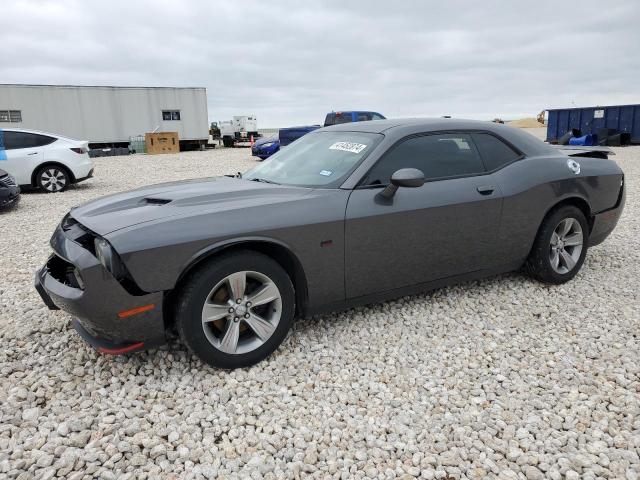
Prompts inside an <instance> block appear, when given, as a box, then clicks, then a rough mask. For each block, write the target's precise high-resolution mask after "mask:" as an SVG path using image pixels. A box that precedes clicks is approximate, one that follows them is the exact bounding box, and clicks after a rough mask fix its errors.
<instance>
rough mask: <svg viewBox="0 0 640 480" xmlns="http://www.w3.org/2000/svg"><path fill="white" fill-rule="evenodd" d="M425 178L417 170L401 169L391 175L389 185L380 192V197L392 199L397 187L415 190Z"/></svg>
mask: <svg viewBox="0 0 640 480" xmlns="http://www.w3.org/2000/svg"><path fill="white" fill-rule="evenodd" d="M424 182H425V178H424V173H422V170H418V169H417V168H401V169H400V170H397V171H396V172H395V173H394V174H393V175H391V183H390V184H389V186H388V187H387V188H385V189H384V190H383V191H381V192H380V196H382V197H383V198H386V199H390V198H392V197H393V196H394V195H395V194H396V191H397V190H398V187H406V188H416V187H421V186H422V185H424Z"/></svg>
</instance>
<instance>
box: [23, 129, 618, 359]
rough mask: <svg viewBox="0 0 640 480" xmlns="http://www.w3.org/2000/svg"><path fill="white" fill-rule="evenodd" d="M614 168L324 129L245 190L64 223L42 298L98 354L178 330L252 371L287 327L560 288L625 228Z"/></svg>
mask: <svg viewBox="0 0 640 480" xmlns="http://www.w3.org/2000/svg"><path fill="white" fill-rule="evenodd" d="M607 153H611V152H607V149H606V148H602V147H600V148H598V147H595V148H587V149H579V148H577V149H575V150H570V151H569V152H568V153H567V151H561V150H559V149H557V148H554V147H552V146H550V145H547V144H545V143H543V142H541V141H539V140H537V139H535V138H534V137H532V136H531V135H530V134H528V133H526V132H523V131H521V130H517V129H513V128H510V127H507V126H504V125H499V124H495V123H488V122H477V121H463V120H454V119H411V120H379V121H370V122H361V123H350V124H343V125H337V126H332V127H328V128H323V129H319V130H316V131H314V132H312V133H309V134H307V135H305V136H304V137H302V138H301V139H299V140H297V141H296V142H294V143H293V144H291V145H289V146H288V147H286V148H284V149H282V150H281V151H279V152H278V153H276V154H275V155H274V156H272V157H271V158H269V159H268V160H266V161H265V162H264V163H262V164H260V165H258V166H256V167H255V168H254V169H253V170H251V171H249V172H247V173H245V174H243V175H240V174H238V175H235V176H228V177H226V176H225V177H216V178H203V179H196V180H187V181H180V182H171V183H163V184H160V185H154V186H149V187H144V188H140V189H137V190H133V191H129V192H124V193H118V194H115V195H111V196H107V197H103V198H99V199H97V200H94V201H91V202H89V203H86V204H84V205H82V206H79V207H76V208H73V209H72V210H71V211H70V212H69V213H68V214H67V215H66V216H65V217H64V218H63V219H62V221H61V223H60V225H59V226H58V227H57V228H56V230H55V232H54V234H53V237H52V238H51V247H52V248H53V254H52V255H51V257H50V258H49V260H48V261H47V263H46V265H44V266H43V267H42V269H41V270H39V271H38V272H37V274H36V278H35V284H36V288H37V290H38V292H39V293H40V295H41V296H42V299H43V300H44V302H45V303H46V304H47V305H48V306H49V308H52V309H57V308H61V309H63V310H65V311H67V312H69V313H70V314H71V315H73V317H74V320H73V325H74V327H75V329H76V330H77V331H78V333H79V334H80V335H81V336H82V337H83V338H84V339H85V340H86V341H87V342H88V343H90V344H91V345H92V346H94V347H95V348H97V349H98V350H100V351H101V352H104V353H112V354H120V353H126V352H133V351H137V350H142V349H147V348H152V347H154V346H157V345H159V344H162V343H164V342H166V339H167V336H168V335H170V334H172V333H174V332H177V334H178V335H179V336H180V338H181V339H182V341H183V342H184V343H185V344H186V345H187V346H188V347H189V349H191V351H192V352H193V353H195V354H196V355H197V356H198V357H200V359H202V360H203V361H204V362H206V363H208V364H211V365H214V366H217V367H222V368H236V367H244V366H248V365H252V364H254V363H256V362H258V361H260V360H261V359H263V358H265V357H267V356H268V355H269V354H270V353H271V352H273V351H274V350H275V349H276V348H277V347H278V345H280V343H281V342H282V341H283V339H284V338H285V336H286V334H287V332H288V330H289V329H290V328H291V325H292V322H293V320H294V318H295V317H296V316H305V315H311V314H317V313H320V312H324V311H331V310H337V309H344V308H349V307H352V306H355V305H362V304H366V303H371V302H380V301H383V300H386V299H390V298H393V297H398V296H402V295H407V294H413V293H416V292H420V291H424V290H427V289H433V288H438V287H442V286H444V285H448V284H451V283H455V282H462V281H468V280H472V279H477V278H481V277H485V276H488V275H495V274H499V273H504V272H509V271H512V270H517V269H520V268H523V270H524V271H525V272H527V273H528V274H529V275H531V276H532V277H534V278H536V279H538V280H539V281H541V282H545V283H550V284H559V283H563V282H566V281H568V280H570V279H571V278H572V277H573V276H574V275H576V273H577V272H578V270H580V267H581V266H582V263H583V262H584V258H585V255H586V253H587V248H588V247H591V246H594V245H597V244H599V243H600V242H602V241H603V240H604V239H605V238H606V237H607V236H608V235H609V234H610V233H611V231H612V230H613V228H614V227H615V225H616V223H617V222H618V219H619V217H620V214H621V213H622V209H623V206H624V201H625V188H624V174H623V172H622V170H621V169H620V168H619V167H618V166H617V165H616V163H614V162H613V161H611V160H608V159H607Z"/></svg>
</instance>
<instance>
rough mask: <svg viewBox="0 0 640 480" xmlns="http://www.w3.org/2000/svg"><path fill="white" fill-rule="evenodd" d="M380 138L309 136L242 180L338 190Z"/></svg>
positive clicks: (369, 135)
mask: <svg viewBox="0 0 640 480" xmlns="http://www.w3.org/2000/svg"><path fill="white" fill-rule="evenodd" d="M382 138H383V136H382V135H380V134H377V133H364V132H317V133H309V134H307V135H305V136H304V137H302V138H300V139H298V140H296V141H295V142H293V143H292V144H290V145H288V146H287V147H285V148H281V149H280V151H278V152H277V153H276V154H275V155H272V156H271V157H269V159H268V160H265V161H264V162H262V163H261V164H260V165H258V166H257V167H255V168H254V169H252V170H250V171H249V172H248V173H246V174H244V175H243V176H242V178H246V179H248V180H256V181H259V180H261V181H266V182H270V183H279V184H283V185H296V186H302V187H317V188H322V187H324V188H334V187H337V186H340V184H341V183H342V182H343V181H344V179H345V178H346V177H347V175H349V174H350V173H351V172H352V171H353V170H354V169H355V168H356V167H357V166H358V165H359V164H360V162H361V161H362V160H363V159H364V158H365V157H366V156H367V155H368V154H369V153H370V152H371V151H373V149H374V148H375V147H376V145H377V144H378V143H379V142H380V140H381V139H382Z"/></svg>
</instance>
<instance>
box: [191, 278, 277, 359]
mask: <svg viewBox="0 0 640 480" xmlns="http://www.w3.org/2000/svg"><path fill="white" fill-rule="evenodd" d="M281 315H282V296H281V294H280V291H279V290H278V287H277V286H276V284H275V282H273V280H271V279H270V278H269V277H268V276H266V275H264V274H262V273H259V272H252V271H241V272H236V273H233V274H231V275H228V276H227V277H225V278H224V279H222V280H221V281H220V282H218V283H217V284H216V285H215V286H214V287H213V289H211V291H210V292H209V294H208V295H207V299H206V301H205V303H204V305H203V307H202V327H203V329H204V333H205V335H206V337H207V339H208V340H209V342H210V343H211V345H213V346H214V347H215V348H216V349H218V350H220V351H222V352H224V353H229V354H243V353H247V352H251V351H253V350H255V349H257V348H259V347H261V346H262V345H264V343H265V342H267V341H268V340H269V338H270V337H271V336H272V335H273V333H274V331H275V330H276V327H277V326H278V323H279V321H280V317H281Z"/></svg>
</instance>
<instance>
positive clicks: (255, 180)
mask: <svg viewBox="0 0 640 480" xmlns="http://www.w3.org/2000/svg"><path fill="white" fill-rule="evenodd" d="M250 180H251V181H252V182H261V183H272V184H273V185H280V184H279V183H278V182H274V181H273V180H267V179H266V178H251V179H250Z"/></svg>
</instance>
